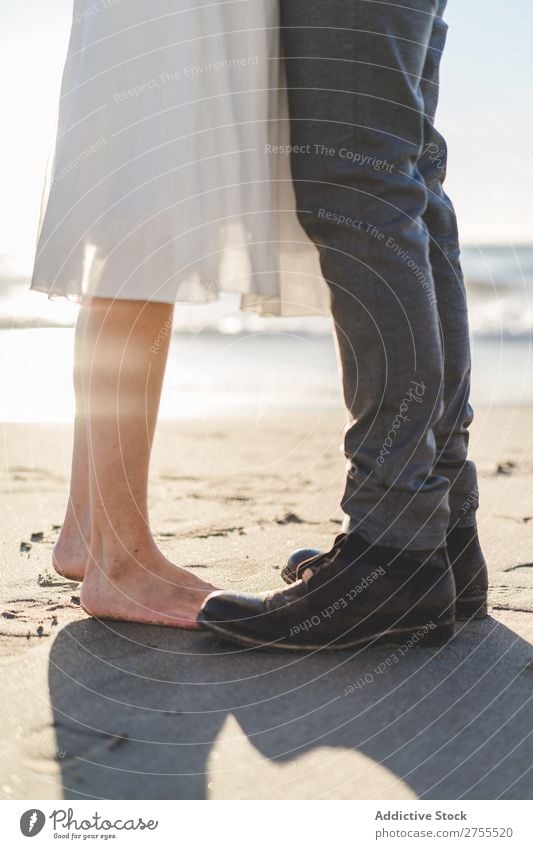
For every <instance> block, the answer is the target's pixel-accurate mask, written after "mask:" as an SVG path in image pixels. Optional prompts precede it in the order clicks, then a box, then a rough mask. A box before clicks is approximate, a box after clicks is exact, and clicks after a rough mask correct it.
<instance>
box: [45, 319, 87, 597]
mask: <svg viewBox="0 0 533 849" xmlns="http://www.w3.org/2000/svg"><path fill="white" fill-rule="evenodd" d="M88 313H89V308H88V307H86V306H82V307H81V308H80V312H79V315H78V322H77V324H76V338H75V346H74V393H75V398H76V419H75V422H74V445H73V450H72V469H71V475H70V492H69V499H68V505H67V511H66V515H65V519H64V521H63V526H62V528H61V533H60V534H59V539H58V541H57V543H56V545H55V547H54V553H53V557H52V561H53V564H54V568H55V570H56V571H57V572H59V574H60V575H63V576H64V577H65V578H70V579H71V580H73V581H82V580H83V576H84V574H85V565H86V563H87V557H88V554H89V545H90V542H91V540H90V533H91V514H90V505H89V458H88V443H87V410H86V409H85V394H86V393H85V388H84V386H83V381H84V377H85V375H84V369H83V361H84V358H83V348H84V340H85V327H86V323H87V318H88Z"/></svg>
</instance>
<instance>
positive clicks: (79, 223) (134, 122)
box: [32, 0, 328, 315]
mask: <svg viewBox="0 0 533 849" xmlns="http://www.w3.org/2000/svg"><path fill="white" fill-rule="evenodd" d="M278 3H279V0H209V2H207V0H150V2H146V0H75V2H74V10H73V22H72V32H71V37H70V43H69V48H68V54H67V58H66V61H65V69H64V74H63V83H62V90H61V100H60V106H59V120H58V133H57V140H56V145H55V151H54V155H53V157H52V158H51V162H50V168H49V174H48V177H47V181H46V185H45V190H44V196H43V205H42V214H41V222H40V228H39V238H38V246H37V253H36V258H35V265H34V272H33V279H32V288H33V289H35V290H39V291H44V292H47V293H48V294H49V295H50V296H51V297H57V296H63V297H67V298H71V299H76V300H80V299H82V298H83V297H106V298H126V299H141V300H153V301H163V302H167V303H173V302H176V301H177V302H179V301H185V302H199V303H201V302H206V301H210V300H213V299H215V298H217V297H218V295H219V293H220V291H222V290H226V291H233V292H240V293H241V296H242V298H241V304H242V307H243V308H244V309H253V310H256V311H257V312H260V313H263V314H269V315H280V314H285V315H291V314H292V315H296V314H309V313H313V312H315V313H316V312H326V311H327V309H328V297H327V291H326V286H325V284H324V282H323V280H322V277H321V274H320V268H319V264H318V255H317V251H316V248H315V247H314V246H313V245H311V243H310V242H309V240H308V239H307V237H306V235H305V233H304V231H303V229H302V228H301V226H300V224H299V222H298V220H297V217H296V212H295V201H294V193H293V189H292V184H291V180H290V164H289V157H288V155H287V150H286V149H284V148H283V145H288V142H289V128H288V120H287V111H286V89H285V84H284V78H283V63H282V60H281V58H280V49H279V27H278V14H279V9H278ZM276 145H278V146H280V145H281V146H282V148H281V150H279V149H278V150H276V147H275V146H276Z"/></svg>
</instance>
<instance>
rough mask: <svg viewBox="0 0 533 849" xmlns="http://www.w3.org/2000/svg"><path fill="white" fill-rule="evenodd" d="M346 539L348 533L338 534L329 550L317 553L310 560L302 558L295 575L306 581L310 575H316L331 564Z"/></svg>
mask: <svg viewBox="0 0 533 849" xmlns="http://www.w3.org/2000/svg"><path fill="white" fill-rule="evenodd" d="M347 539H348V534H344V533H343V534H338V535H337V536H336V537H335V541H334V543H333V545H332V547H331V549H330V550H329V551H325V552H324V553H323V554H317V555H316V557H312V558H311V559H310V560H304V562H303V563H300V565H299V567H298V572H297V577H298V578H301V579H302V580H303V581H305V582H307V581H308V580H309V579H310V578H311V577H313V576H314V575H316V574H317V573H318V572H320V571H321V570H322V569H324V568H325V567H326V566H331V564H332V563H333V562H334V561H335V560H336V559H337V557H338V556H339V554H340V553H341V551H342V549H343V548H344V546H345V544H346V540H347Z"/></svg>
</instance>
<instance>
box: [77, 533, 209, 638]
mask: <svg viewBox="0 0 533 849" xmlns="http://www.w3.org/2000/svg"><path fill="white" fill-rule="evenodd" d="M215 589H216V587H214V586H212V585H211V584H207V583H205V581H202V580H200V579H199V578H197V577H196V576H195V575H193V574H192V573H191V572H188V571H187V570H186V569H181V568H179V567H178V566H175V565H174V564H173V563H171V562H170V560H167V558H166V557H164V555H163V554H162V553H161V552H160V551H159V549H158V548H157V547H156V545H155V543H151V544H148V545H146V546H142V547H138V548H136V549H135V551H132V552H131V553H128V552H127V551H125V550H124V549H123V548H121V547H120V546H119V545H118V544H114V545H113V547H112V548H111V549H109V548H107V549H106V550H105V551H104V550H100V551H99V552H98V553H96V552H91V559H90V561H89V562H88V564H87V570H86V574H85V580H84V582H83V585H82V588H81V605H82V607H83V609H84V610H85V612H86V613H88V614H89V615H90V616H94V617H96V618H97V619H115V620H120V621H124V622H139V623H143V624H145V625H167V626H169V627H171V628H187V629H196V628H199V627H200V626H199V625H198V624H197V622H196V616H197V613H198V611H199V610H200V607H201V606H202V603H203V601H204V599H205V598H206V597H207V596H208V595H209V593H211V592H213V591H214V590H215Z"/></svg>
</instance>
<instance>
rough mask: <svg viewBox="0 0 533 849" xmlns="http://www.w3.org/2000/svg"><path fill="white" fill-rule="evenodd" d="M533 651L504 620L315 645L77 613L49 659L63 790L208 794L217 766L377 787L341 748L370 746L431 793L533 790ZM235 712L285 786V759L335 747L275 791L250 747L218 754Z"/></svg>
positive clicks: (246, 778) (317, 791) (257, 783)
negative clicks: (293, 647) (344, 760)
mask: <svg viewBox="0 0 533 849" xmlns="http://www.w3.org/2000/svg"><path fill="white" fill-rule="evenodd" d="M530 656H531V647H530V645H529V643H527V642H526V641H525V640H523V639H522V638H520V637H518V636H517V635H516V634H515V633H514V632H513V631H511V630H510V629H509V628H507V627H505V626H504V625H502V624H501V623H499V622H497V621H496V620H494V619H487V620H485V621H483V622H478V623H472V624H469V625H466V626H465V627H464V628H463V629H462V630H461V631H460V632H459V633H458V635H457V636H456V638H455V640H454V641H453V642H452V643H450V644H449V645H448V646H445V647H444V648H441V649H432V650H430V649H417V648H410V649H406V650H405V651H403V654H402V653H400V652H399V651H398V650H396V651H395V650H394V649H386V648H379V649H378V648H375V649H367V650H365V651H360V652H358V653H355V654H354V653H353V652H351V653H349V652H339V653H336V652H332V653H322V654H314V655H311V656H306V655H299V654H294V655H293V654H283V653H279V652H258V651H254V650H233V649H232V648H231V647H230V646H228V645H226V644H223V643H220V642H218V641H217V640H215V639H214V638H213V637H211V636H210V635H208V634H205V633H200V632H180V631H173V630H171V629H163V628H156V627H141V626H134V625H128V624H117V623H110V622H96V621H94V620H87V621H83V622H77V623H75V624H71V625H69V626H68V627H66V628H64V629H63V630H62V631H61V632H60V633H59V634H58V636H57V638H56V640H55V643H54V645H53V647H52V652H51V656H50V668H49V686H50V694H51V703H52V707H53V712H54V725H55V731H56V735H57V746H58V751H60V753H61V758H62V759H61V765H62V781H63V787H64V798H66V799H78V798H91V797H95V798H103V799H203V798H206V797H207V796H209V795H212V793H211V787H212V784H210V782H211V778H212V774H213V771H215V772H216V771H217V770H219V772H218V773H217V775H218V778H217V784H218V785H219V786H221V787H222V788H224V787H227V792H226V796H227V797H228V794H231V793H235V792H237V791H236V790H235V786H238V787H239V788H240V790H239V791H238V792H239V794H240V795H244V796H246V795H248V796H249V797H250V798H254V797H265V798H280V797H281V798H282V797H283V794H284V793H286V794H287V797H288V798H322V797H326V798H327V797H328V796H331V797H332V798H354V799H356V798H373V797H372V796H371V795H370V796H368V795H367V793H366V792H364V788H362V786H361V778H360V776H358V775H357V774H356V772H357V771H354V772H353V773H351V772H350V771H348V773H346V770H344V772H342V774H340V773H339V772H338V771H337V770H336V765H335V757H333V758H332V757H331V750H332V749H333V753H334V755H335V753H338V752H339V751H340V750H341V749H342V750H345V751H346V752H349V753H353V751H356V752H358V753H361V754H363V755H365V756H366V758H367V759H371V766H373V765H376V770H379V769H381V768H382V767H384V768H385V769H386V770H387V772H388V774H390V775H391V776H392V779H393V781H394V780H396V781H397V779H398V778H399V779H401V782H402V783H403V785H402V786H407V790H408V792H409V793H411V794H412V795H416V796H417V797H419V798H423V799H459V798H467V799H494V798H498V797H500V798H506V799H525V798H532V796H533V776H532V770H531V765H532V764H533V735H532V734H531V731H532V726H533V720H532V711H531V702H530V700H531V695H532V691H533V671H532V670H531V669H530V668H528V662H529V661H530ZM530 666H531V664H530ZM365 676H366V677H365ZM230 717H232V718H233V721H232V723H230V727H231V729H232V732H231V733H232V734H233V735H234V736H235V731H239V728H240V729H241V731H242V733H241V732H240V731H239V733H238V735H237V736H238V737H240V738H244V739H245V741H246V740H247V741H248V748H251V749H252V751H253V753H254V755H255V756H256V758H257V762H258V763H263V762H266V763H267V764H268V767H269V769H270V772H269V773H268V774H269V776H270V778H269V780H270V781H271V775H272V767H273V766H275V767H281V768H282V767H283V766H284V765H286V764H289V763H291V764H294V763H296V764H297V763H298V759H299V758H301V757H302V756H303V755H306V754H308V753H310V752H312V751H314V752H315V754H318V755H319V756H320V752H319V747H326V748H323V749H322V751H323V752H325V753H327V755H326V756H324V758H323V760H320V761H318V763H319V767H318V769H317V768H316V763H315V768H313V769H312V770H309V769H307V770H304V771H303V772H302V776H301V780H300V784H299V785H295V784H294V783H293V785H292V786H291V787H290V788H287V787H285V789H284V788H283V787H281V789H280V788H279V787H278V789H276V788H275V787H273V786H272V785H271V786H270V787H266V786H264V785H263V786H261V781H262V779H261V775H260V772H261V770H259V772H258V771H257V770H255V771H254V768H253V766H250V763H249V762H248V766H246V765H244V764H243V763H242V762H241V760H242V759H240V755H239V754H238V746H237V743H236V744H235V749H233V748H232V742H231V739H230V740H229V744H226V745H225V746H222V749H223V752H224V753H225V756H224V757H223V758H222V759H221V757H220V754H218V752H217V748H218V745H219V742H220V739H221V731H222V729H223V727H224V726H225V724H226V722H227V720H228V718H230ZM235 721H236V723H237V725H235ZM226 727H228V726H226ZM230 738H231V735H230ZM233 751H234V752H235V754H234V756H233V755H232V752H233ZM217 757H218V760H216V758H217ZM263 759H264V760H263ZM221 760H222V761H223V762H221ZM377 764H380V765H381V767H377ZM239 771H242V774H241V775H240V778H239ZM368 774H369V775H370V778H371V774H372V770H370V773H368ZM224 775H225V776H226V780H225V779H224ZM224 782H225V783H224ZM370 784H371V782H370ZM243 788H244V790H243ZM295 788H296V790H295ZM291 794H294V795H291ZM220 795H222V797H224V795H225V792H224V789H223V790H222V793H221V794H220V792H219V796H218V797H219V798H220ZM229 797H230V798H231V796H229ZM385 798H386V797H385Z"/></svg>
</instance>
